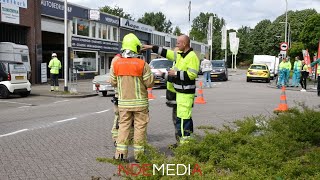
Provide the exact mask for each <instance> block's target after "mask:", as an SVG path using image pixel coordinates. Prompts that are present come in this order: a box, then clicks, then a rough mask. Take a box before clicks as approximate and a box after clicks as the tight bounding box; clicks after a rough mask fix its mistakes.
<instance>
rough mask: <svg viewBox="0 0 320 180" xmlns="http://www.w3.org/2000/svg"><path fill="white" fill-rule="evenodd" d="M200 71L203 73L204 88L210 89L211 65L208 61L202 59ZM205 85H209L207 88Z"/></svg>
mask: <svg viewBox="0 0 320 180" xmlns="http://www.w3.org/2000/svg"><path fill="white" fill-rule="evenodd" d="M201 71H202V72H203V82H204V83H203V85H204V87H208V88H211V77H210V74H211V71H212V63H211V61H210V60H208V59H206V58H204V59H203V61H202V62H201ZM207 83H208V84H209V85H208V86H207Z"/></svg>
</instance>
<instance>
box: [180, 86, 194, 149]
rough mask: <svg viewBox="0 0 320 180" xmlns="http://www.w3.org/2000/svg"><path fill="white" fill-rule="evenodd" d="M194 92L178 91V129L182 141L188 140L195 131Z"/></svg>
mask: <svg viewBox="0 0 320 180" xmlns="http://www.w3.org/2000/svg"><path fill="white" fill-rule="evenodd" d="M193 101H194V94H184V93H179V92H177V121H176V129H177V131H178V136H179V139H180V143H185V142H188V140H189V139H190V138H191V134H192V133H193V121H192V107H193Z"/></svg>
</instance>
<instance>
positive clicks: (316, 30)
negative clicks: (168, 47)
mask: <svg viewBox="0 0 320 180" xmlns="http://www.w3.org/2000/svg"><path fill="white" fill-rule="evenodd" d="M319 38H320V14H315V15H313V16H310V17H309V18H308V20H307V21H306V22H305V24H304V27H303V29H302V31H301V33H300V39H301V41H302V42H303V43H304V44H305V47H306V48H307V49H309V52H316V51H317V48H318V42H319ZM310 54H311V53H310Z"/></svg>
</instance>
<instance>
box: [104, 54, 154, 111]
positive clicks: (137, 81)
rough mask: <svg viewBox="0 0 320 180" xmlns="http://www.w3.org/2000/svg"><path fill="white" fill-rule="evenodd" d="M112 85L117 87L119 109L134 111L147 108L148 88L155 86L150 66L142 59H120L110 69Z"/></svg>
mask: <svg viewBox="0 0 320 180" xmlns="http://www.w3.org/2000/svg"><path fill="white" fill-rule="evenodd" d="M110 79H111V85H112V86H114V87H117V91H118V107H119V108H126V109H132V108H135V109H136V110H138V109H143V108H146V107H147V106H148V105H149V103H148V91H147V88H151V87H152V86H153V84H154V78H153V74H152V72H151V69H150V66H149V65H148V64H147V63H146V62H145V61H144V60H142V59H138V58H119V59H117V60H116V61H115V62H113V66H112V68H111V69H110Z"/></svg>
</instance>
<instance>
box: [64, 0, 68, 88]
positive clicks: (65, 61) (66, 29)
mask: <svg viewBox="0 0 320 180" xmlns="http://www.w3.org/2000/svg"><path fill="white" fill-rule="evenodd" d="M67 16H68V2H67V0H65V1H64V91H66V92H67V91H68V18H67Z"/></svg>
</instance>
